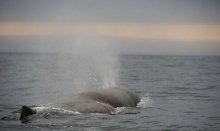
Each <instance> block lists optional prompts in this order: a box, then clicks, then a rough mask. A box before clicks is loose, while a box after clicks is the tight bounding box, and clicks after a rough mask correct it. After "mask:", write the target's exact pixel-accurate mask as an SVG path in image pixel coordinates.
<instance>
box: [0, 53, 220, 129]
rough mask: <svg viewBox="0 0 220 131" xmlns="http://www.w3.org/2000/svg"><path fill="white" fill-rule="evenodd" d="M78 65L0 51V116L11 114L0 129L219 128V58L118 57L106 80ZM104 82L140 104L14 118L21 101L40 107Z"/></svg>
mask: <svg viewBox="0 0 220 131" xmlns="http://www.w3.org/2000/svg"><path fill="white" fill-rule="evenodd" d="M103 59H104V58H103ZM88 61H89V60H88ZM112 61H114V62H115V59H112ZM81 62H84V61H81ZM63 63H65V64H63ZM78 63H79V61H75V59H74V57H71V56H68V55H63V54H62V55H61V54H47V53H1V54H0V117H1V118H2V117H5V116H8V115H10V114H14V116H13V117H12V118H9V119H5V120H0V130H22V131H25V130H31V131H33V130H85V131H102V130H123V131H124V130H143V131H145V130H187V131H188V130H192V131H195V130H212V131H218V130H220V110H219V109H220V57H214V56H149V55H120V56H118V58H117V64H118V65H117V73H115V72H111V73H110V75H109V76H108V77H106V78H107V79H108V80H107V79H102V78H100V77H102V76H103V75H104V74H105V73H104V72H102V73H101V75H100V74H97V73H95V74H93V73H92V72H90V71H91V70H95V71H96V70H97V69H98V68H97V69H96V68H93V67H92V66H91V68H92V69H91V70H89V69H90V68H88V67H82V68H80V66H79V64H78ZM94 64H97V63H94ZM101 65H102V64H101V63H100V64H99V66H101ZM103 65H105V64H103ZM83 66H84V65H83ZM114 67H115V65H114ZM100 68H101V67H100ZM109 68H112V67H109ZM80 69H84V70H85V71H84V72H83V71H82V70H80ZM101 70H102V69H101ZM79 71H81V72H79ZM103 71H104V68H103ZM84 73H85V74H84ZM86 73H90V75H88V74H86ZM116 74H117V75H116ZM106 75H108V74H106ZM113 77H114V80H113ZM82 78H83V79H84V80H85V81H83V79H82ZM111 78H112V79H111ZM110 79H111V80H110ZM104 80H107V81H109V83H114V84H115V85H116V86H120V87H124V88H128V89H131V90H133V91H134V92H136V93H137V94H138V95H139V96H140V97H141V102H140V103H139V104H138V106H137V107H135V108H118V109H117V110H116V113H114V114H112V115H106V114H80V113H77V112H75V113H71V112H68V111H64V110H59V109H50V110H49V111H45V112H44V113H42V114H40V115H41V116H38V117H36V118H32V119H31V121H29V122H28V123H25V124H23V123H21V122H20V121H19V120H18V118H19V113H16V111H18V110H19V109H20V108H21V105H28V106H38V109H40V108H39V107H44V106H47V105H49V104H50V103H52V102H53V101H55V100H57V99H60V98H62V97H63V96H65V95H67V94H68V93H78V92H81V91H82V90H88V88H94V89H95V88H102V87H106V85H105V84H103V81H104ZM100 81H101V82H102V83H100ZM84 82H85V83H84ZM109 83H108V84H109ZM88 84H90V85H88ZM80 85H82V86H84V88H83V89H80V87H79V86H80ZM110 85H111V84H110ZM94 86H96V87H94ZM51 110H52V111H51ZM18 112H19V111H18Z"/></svg>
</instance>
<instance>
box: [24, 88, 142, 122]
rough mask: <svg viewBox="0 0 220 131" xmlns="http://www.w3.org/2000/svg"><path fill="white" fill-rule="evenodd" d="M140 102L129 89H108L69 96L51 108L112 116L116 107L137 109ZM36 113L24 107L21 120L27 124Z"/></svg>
mask: <svg viewBox="0 0 220 131" xmlns="http://www.w3.org/2000/svg"><path fill="white" fill-rule="evenodd" d="M139 101H140V98H139V97H138V95H137V94H135V93H134V92H132V91H131V90H129V89H125V88H108V89H97V90H93V91H88V92H83V93H79V94H74V95H68V96H67V97H65V98H63V99H61V100H59V101H56V102H54V103H53V104H51V106H52V107H55V108H62V109H66V110H70V111H77V112H80V113H104V114H111V113H112V112H114V109H115V108H116V107H136V106H137V104H138V102H139ZM36 113H37V111H36V110H35V109H33V108H31V107H28V106H23V107H22V109H21V116H20V120H21V121H22V122H25V121H26V118H27V116H30V115H33V114H36Z"/></svg>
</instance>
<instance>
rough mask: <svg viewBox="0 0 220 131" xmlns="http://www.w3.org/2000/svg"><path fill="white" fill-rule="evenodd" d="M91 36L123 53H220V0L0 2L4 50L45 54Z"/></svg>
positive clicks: (0, 41)
mask: <svg viewBox="0 0 220 131" xmlns="http://www.w3.org/2000/svg"><path fill="white" fill-rule="evenodd" d="M82 32H83V33H82ZM79 34H80V35H79ZM88 34H89V35H90V34H95V35H96V39H91V41H93V42H96V40H97V39H99V38H100V39H105V41H106V42H109V43H111V44H113V45H117V46H118V48H120V50H121V52H123V53H136V54H139V53H141V54H179V55H220V1H219V0H62V1H61V0H17V1H16V0H0V51H1V52H7V51H10V52H11V51H16V52H18V51H19V52H20V51H22V52H23V51H27V52H30V51H34V52H38V51H43V52H45V51H46V52H47V51H51V49H53V50H56V48H60V47H62V46H64V45H65V44H68V45H70V44H74V42H75V40H74V39H77V37H78V36H80V37H82V35H84V37H85V39H86V37H87V35H88ZM97 36H99V37H97ZM70 38H71V40H70ZM82 44H83V43H82ZM65 47H66V46H65Z"/></svg>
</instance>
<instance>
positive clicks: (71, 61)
mask: <svg viewBox="0 0 220 131" xmlns="http://www.w3.org/2000/svg"><path fill="white" fill-rule="evenodd" d="M68 41H69V43H68V44H65V45H63V46H62V49H63V50H62V52H63V53H62V60H61V61H60V62H59V65H60V66H61V68H60V69H62V70H63V72H66V73H65V74H64V75H66V76H68V77H72V78H71V79H72V80H71V81H72V86H74V88H75V89H78V90H85V89H88V88H89V89H91V88H109V87H115V86H116V83H117V76H118V68H119V65H118V63H119V62H118V51H117V48H116V47H115V44H114V43H110V41H109V40H107V39H104V37H101V36H100V35H97V34H94V33H88V32H86V33H85V32H81V33H79V34H78V35H77V36H76V37H74V39H73V38H70V39H69V40H68ZM64 70H66V71H64ZM58 72H59V71H58ZM68 74H71V75H68ZM66 76H64V77H66ZM68 79H70V78H68Z"/></svg>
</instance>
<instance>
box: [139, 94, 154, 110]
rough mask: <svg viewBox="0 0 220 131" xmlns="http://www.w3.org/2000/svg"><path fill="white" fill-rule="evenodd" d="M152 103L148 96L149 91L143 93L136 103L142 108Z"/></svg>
mask: <svg viewBox="0 0 220 131" xmlns="http://www.w3.org/2000/svg"><path fill="white" fill-rule="evenodd" d="M152 103H153V101H152V99H151V98H150V96H149V93H147V94H146V95H144V96H143V97H141V100H140V102H139V103H138V104H137V107H142V108H146V107H149V106H151V105H152Z"/></svg>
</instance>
